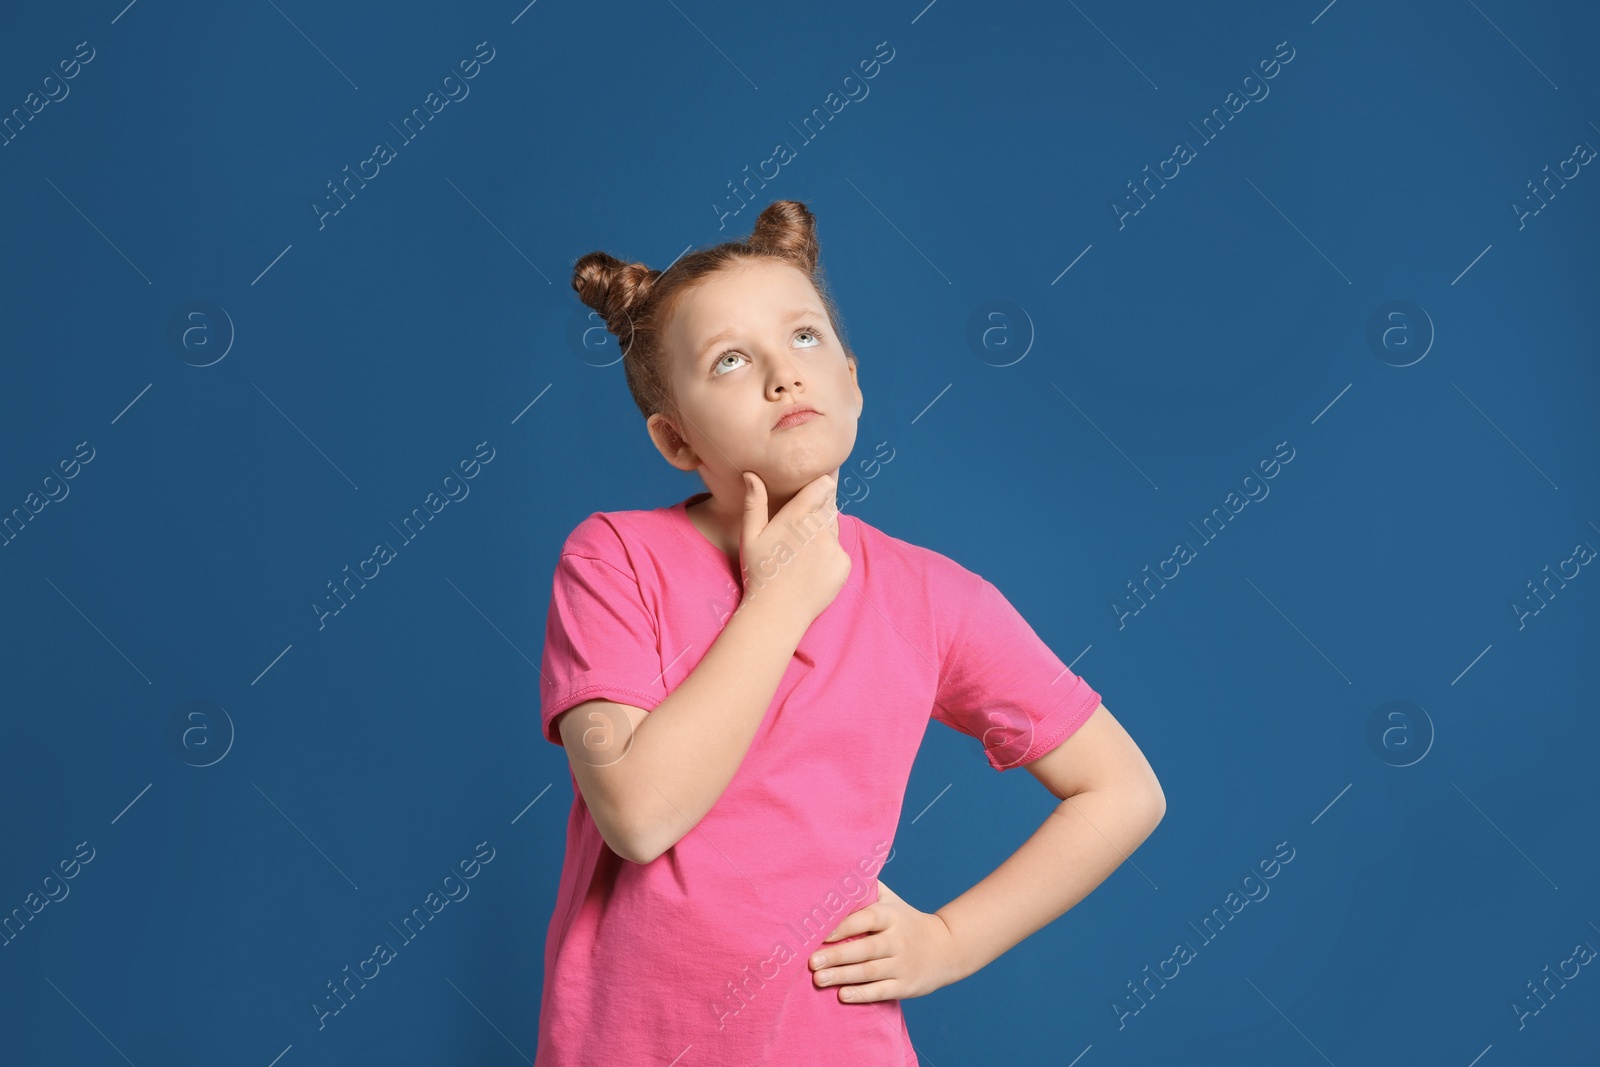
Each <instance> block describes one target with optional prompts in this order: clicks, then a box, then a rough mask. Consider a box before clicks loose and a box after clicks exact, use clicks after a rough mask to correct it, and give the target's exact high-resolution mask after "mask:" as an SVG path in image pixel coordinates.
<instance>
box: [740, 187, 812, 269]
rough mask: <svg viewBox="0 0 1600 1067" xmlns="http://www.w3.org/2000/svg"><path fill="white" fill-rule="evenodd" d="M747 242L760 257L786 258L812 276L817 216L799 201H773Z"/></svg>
mask: <svg viewBox="0 0 1600 1067" xmlns="http://www.w3.org/2000/svg"><path fill="white" fill-rule="evenodd" d="M746 243H747V244H748V245H749V246H750V249H751V251H753V252H756V253H757V254H759V255H764V256H777V257H779V258H781V259H786V260H788V261H789V262H791V263H793V264H795V265H796V266H798V267H799V268H800V269H801V270H803V271H805V272H806V273H807V274H810V273H811V272H812V271H814V270H816V266H817V255H818V252H819V249H818V247H817V217H816V216H815V215H813V214H812V213H811V209H810V208H808V207H806V206H805V204H803V203H801V202H800V201H798V200H774V201H773V202H772V203H770V204H768V205H767V206H766V209H765V210H763V211H762V212H761V215H760V216H759V217H758V218H757V219H756V223H755V226H754V227H753V228H752V229H751V231H750V239H749V240H748V241H747V242H746Z"/></svg>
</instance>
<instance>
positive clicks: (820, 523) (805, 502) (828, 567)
mask: <svg viewBox="0 0 1600 1067" xmlns="http://www.w3.org/2000/svg"><path fill="white" fill-rule="evenodd" d="M744 479H745V494H744V529H743V531H742V536H741V537H740V542H739V563H740V569H741V570H742V571H743V574H744V599H745V600H746V601H748V600H749V599H750V598H751V597H752V596H754V595H755V594H757V593H760V594H761V595H762V596H767V597H771V598H772V599H773V600H774V601H776V602H777V603H778V604H780V605H781V606H782V607H783V608H784V609H785V610H788V611H793V612H795V613H796V615H797V616H798V617H799V618H800V620H801V621H802V622H804V623H805V625H806V626H810V625H811V623H812V621H813V620H815V619H816V617H817V616H818V615H821V614H822V613H823V611H825V610H826V609H827V607H828V605H829V604H831V603H833V598H834V597H836V596H838V595H839V590H840V589H843V588H844V583H845V579H846V578H848V577H849V576H850V554H849V553H848V552H846V551H845V550H844V548H843V547H841V546H840V544H839V505H838V503H837V501H836V499H835V493H836V490H837V488H838V484H839V483H838V481H837V479H835V478H834V477H833V476H832V475H831V474H823V475H819V476H818V477H816V478H814V479H812V480H811V481H809V482H807V483H806V484H805V485H803V486H801V487H800V491H799V492H797V493H795V495H794V496H793V497H792V498H791V499H790V500H789V502H788V503H787V504H785V505H784V506H783V507H782V508H780V509H779V510H778V513H777V514H776V515H774V516H772V519H771V521H770V522H769V521H768V519H767V506H768V505H767V487H766V483H764V482H763V481H762V480H761V476H760V475H758V474H756V473H754V472H753V471H747V472H745V476H744Z"/></svg>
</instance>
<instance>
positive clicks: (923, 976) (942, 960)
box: [807, 882, 965, 1004]
mask: <svg viewBox="0 0 1600 1067" xmlns="http://www.w3.org/2000/svg"><path fill="white" fill-rule="evenodd" d="M869 931H877V932H876V933H869ZM864 933H867V934H868V936H866V937H859V938H857V939H856V940H854V941H845V942H842V943H841V942H840V939H841V938H845V937H850V936H852V935H854V934H864ZM818 956H821V957H823V962H822V963H821V964H818V962H817V957H818ZM807 962H808V966H809V967H810V968H811V970H812V971H814V972H816V973H814V974H813V975H812V976H811V978H812V981H813V982H814V983H815V984H816V985H818V986H838V987H839V999H840V1000H841V1001H844V1002H845V1003H848V1004H866V1003H870V1002H872V1001H877V1000H905V999H908V998H910V997H920V996H925V995H927V994H929V993H932V992H933V991H934V990H935V989H939V988H941V987H943V986H947V985H950V984H952V983H953V982H957V981H959V980H961V979H962V978H964V977H965V975H964V974H962V973H961V968H960V965H959V962H958V953H957V950H956V943H955V936H954V935H953V934H952V933H951V932H950V928H949V927H948V926H946V925H945V921H944V920H943V919H941V918H940V917H939V916H938V915H936V914H929V913H928V912H923V911H918V910H917V909H916V908H913V907H912V906H911V905H910V904H907V903H906V902H905V901H904V900H902V899H901V898H900V894H898V893H896V892H895V891H894V890H892V889H890V888H889V887H888V886H886V885H884V884H883V883H882V882H879V883H878V900H877V902H876V903H874V904H869V905H867V906H866V907H864V908H861V909H859V910H857V911H853V912H851V913H850V914H849V915H846V916H845V917H844V920H843V921H842V922H841V923H839V925H838V926H837V927H835V928H834V930H833V932H832V933H831V934H829V935H828V936H827V937H826V938H825V939H824V940H823V943H822V944H821V945H819V946H818V947H817V950H816V951H815V952H813V953H812V954H811V958H810V960H809V961H807Z"/></svg>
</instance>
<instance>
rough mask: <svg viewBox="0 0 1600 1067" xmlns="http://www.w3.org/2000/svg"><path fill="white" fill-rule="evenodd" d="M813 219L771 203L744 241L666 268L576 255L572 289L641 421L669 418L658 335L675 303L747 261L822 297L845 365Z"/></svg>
mask: <svg viewBox="0 0 1600 1067" xmlns="http://www.w3.org/2000/svg"><path fill="white" fill-rule="evenodd" d="M820 256H821V246H820V245H819V243H818V241H817V219H816V216H815V215H813V214H812V213H811V209H809V208H808V207H806V205H805V204H804V203H802V202H800V201H799V200H774V201H773V202H772V203H770V204H768V205H767V207H766V209H765V210H763V211H762V212H761V214H760V215H759V216H758V217H757V218H756V221H755V225H754V226H753V227H752V229H751V231H750V236H749V238H748V239H746V240H744V241H725V242H723V243H721V244H718V245H714V246H711V247H709V248H701V249H696V250H694V251H691V252H686V253H684V254H683V255H682V256H681V257H679V258H678V259H677V260H676V261H675V262H673V263H672V264H671V265H670V266H668V267H667V269H666V270H664V271H660V270H652V269H651V268H650V267H648V266H646V265H645V264H643V263H639V262H625V261H623V260H620V259H618V258H617V257H615V256H613V255H610V254H609V253H606V252H601V251H595V252H590V253H588V254H587V255H584V256H582V257H580V258H579V259H578V260H577V262H576V263H574V264H573V266H572V288H573V290H574V291H575V292H576V293H577V294H578V299H579V300H581V301H583V303H584V304H586V305H588V306H589V307H590V308H592V309H593V310H594V311H595V312H596V313H597V314H598V315H599V316H600V317H601V319H602V320H604V322H605V325H606V329H607V330H608V331H609V332H610V333H611V335H612V336H613V337H615V338H616V339H617V343H618V345H620V346H621V348H622V366H623V371H624V374H625V375H626V377H627V380H628V388H629V391H630V392H632V393H633V399H634V402H635V403H636V404H637V405H638V407H639V410H640V411H641V412H642V413H643V414H644V417H645V418H646V419H648V418H649V417H650V416H651V415H654V414H656V413H658V412H660V413H664V414H666V415H668V416H669V417H673V418H676V408H675V405H674V404H673V402H672V395H671V389H670V382H669V379H670V375H669V373H668V372H669V369H670V362H669V359H668V353H667V352H666V351H665V350H664V347H663V345H662V343H661V334H662V330H663V327H664V326H665V324H666V321H667V318H668V316H670V314H671V312H672V307H673V304H674V302H675V301H676V298H677V297H678V296H679V295H680V294H681V293H683V292H684V291H685V290H686V289H688V288H689V287H690V286H691V285H692V283H694V282H696V281H699V280H700V279H703V278H705V277H707V276H708V275H711V274H714V273H715V272H717V271H719V270H723V269H726V268H728V267H732V266H735V265H737V264H738V263H739V262H741V261H746V260H751V259H768V260H777V261H779V262H782V263H787V264H789V265H790V266H792V267H794V268H795V269H797V270H799V271H800V272H801V273H803V274H805V275H806V276H807V277H808V278H810V279H811V284H812V285H813V286H814V287H815V288H816V290H817V295H818V296H820V297H821V298H822V302H823V306H824V307H825V308H826V309H827V312H828V318H829V320H830V323H831V325H832V327H833V332H834V336H836V337H838V338H840V342H841V344H842V345H843V347H844V350H845V354H846V355H847V356H848V357H849V359H850V360H851V361H852V362H853V361H854V360H855V358H856V357H855V353H854V352H853V351H851V349H850V345H849V342H848V341H846V340H844V331H843V330H842V329H841V328H840V322H839V313H838V308H837V307H836V305H835V303H834V301H833V297H832V295H831V294H830V293H829V291H828V286H827V282H826V280H825V278H824V277H823V274H822V268H821V266H820V262H819V260H820Z"/></svg>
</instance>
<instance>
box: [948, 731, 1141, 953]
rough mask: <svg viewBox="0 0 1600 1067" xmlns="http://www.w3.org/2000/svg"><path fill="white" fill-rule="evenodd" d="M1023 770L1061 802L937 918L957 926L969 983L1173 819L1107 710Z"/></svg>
mask: <svg viewBox="0 0 1600 1067" xmlns="http://www.w3.org/2000/svg"><path fill="white" fill-rule="evenodd" d="M1023 766H1025V767H1026V768H1027V769H1028V770H1029V771H1031V772H1032V773H1033V775H1034V777H1036V778H1038V779H1039V781H1040V782H1042V783H1043V784H1044V786H1045V788H1046V789H1049V790H1050V792H1051V793H1053V794H1054V795H1055V796H1057V797H1060V798H1061V803H1060V804H1059V805H1057V806H1056V808H1055V810H1054V811H1052V812H1051V813H1050V814H1049V815H1048V816H1047V817H1046V818H1045V821H1044V825H1043V826H1041V827H1039V829H1038V830H1036V831H1034V833H1033V836H1032V837H1030V838H1028V840H1027V841H1025V842H1023V843H1022V847H1020V848H1019V849H1017V851H1016V852H1014V853H1013V854H1012V855H1011V856H1010V857H1009V858H1008V859H1007V860H1006V861H1005V862H1004V863H1002V864H1001V865H1000V866H999V867H998V868H996V869H995V871H994V872H993V873H992V874H990V875H989V876H988V877H987V878H985V879H984V880H983V881H981V882H979V883H978V884H977V885H975V886H973V887H972V888H971V889H969V890H967V891H966V892H965V893H963V894H961V895H960V896H959V897H957V898H956V899H954V900H952V901H951V902H950V903H948V904H946V905H945V906H944V907H942V908H940V909H939V910H938V911H937V912H935V914H936V915H938V916H939V917H940V918H941V919H943V920H944V923H945V925H946V926H947V927H949V929H950V934H951V940H952V943H953V946H954V949H955V963H956V972H957V976H958V977H961V978H964V977H966V976H968V975H970V974H973V973H974V972H976V971H979V970H981V969H983V968H984V967H986V966H988V964H989V963H991V962H992V961H993V960H994V959H996V958H997V957H998V956H1000V955H1002V954H1003V953H1005V952H1006V951H1007V950H1009V949H1010V948H1011V947H1012V946H1014V945H1016V944H1017V943H1018V942H1019V941H1021V940H1022V939H1023V938H1025V937H1027V936H1029V935H1030V934H1032V933H1034V932H1035V931H1037V930H1039V929H1041V928H1042V927H1044V926H1046V925H1047V924H1049V923H1051V922H1053V921H1055V920H1056V919H1057V918H1059V917H1060V916H1061V915H1062V914H1064V913H1065V912H1066V911H1067V910H1068V909H1070V908H1072V907H1073V906H1074V905H1076V904H1077V903H1078V902H1079V901H1080V900H1082V899H1083V898H1084V897H1086V896H1088V895H1089V894H1090V893H1091V892H1092V891H1093V890H1094V888H1095V887H1096V886H1098V885H1099V884H1100V883H1101V882H1103V881H1105V880H1106V878H1108V877H1109V876H1110V874H1111V872H1112V871H1114V870H1116V869H1117V868H1118V867H1119V866H1121V865H1122V861H1123V860H1125V859H1127V858H1128V856H1129V855H1130V854H1131V853H1132V852H1133V851H1134V850H1136V849H1137V848H1138V847H1139V846H1140V845H1141V844H1143V843H1144V840H1145V838H1147V837H1149V836H1150V834H1151V832H1153V831H1154V830H1155V828H1156V825H1157V824H1158V823H1160V822H1161V819H1162V817H1163V816H1165V815H1166V811H1167V798H1166V795H1165V794H1164V793H1162V791H1161V783H1160V782H1158V781H1157V780H1156V776H1155V772H1154V771H1152V770H1151V769H1150V764H1149V763H1148V762H1146V760H1145V758H1144V753H1142V752H1141V751H1139V746H1138V745H1136V744H1135V743H1134V741H1133V738H1131V737H1129V736H1128V733H1127V731H1126V730H1124V729H1123V728H1122V724H1121V723H1119V722H1117V720H1116V719H1114V718H1112V717H1111V712H1110V711H1108V710H1106V706H1105V705H1104V704H1101V705H1100V706H1099V707H1098V708H1096V709H1095V711H1094V713H1093V714H1092V715H1090V716H1089V718H1088V719H1087V720H1086V721H1085V722H1084V724H1083V725H1082V726H1080V727H1078V729H1077V731H1076V732H1075V733H1073V735H1072V736H1071V737H1069V738H1067V740H1065V741H1063V742H1062V743H1061V744H1059V745H1057V746H1056V747H1055V748H1053V749H1051V750H1050V751H1049V752H1047V753H1045V754H1044V755H1043V756H1040V757H1039V758H1038V759H1036V760H1033V761H1032V762H1030V763H1026V764H1024V765H1023Z"/></svg>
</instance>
